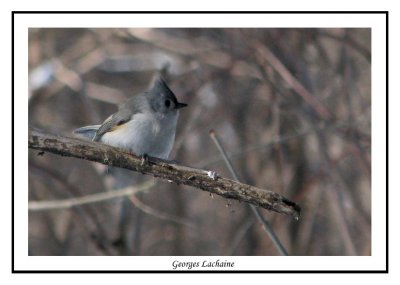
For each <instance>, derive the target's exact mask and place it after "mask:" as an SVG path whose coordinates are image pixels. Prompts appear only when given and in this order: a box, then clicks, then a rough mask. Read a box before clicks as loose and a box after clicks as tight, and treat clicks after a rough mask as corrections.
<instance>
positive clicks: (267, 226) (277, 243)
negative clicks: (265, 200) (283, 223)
mask: <svg viewBox="0 0 400 285" xmlns="http://www.w3.org/2000/svg"><path fill="white" fill-rule="evenodd" d="M210 137H211V139H212V140H213V141H214V143H215V144H216V146H217V148H218V150H219V151H220V153H221V155H222V157H223V158H224V161H225V163H226V166H227V167H228V169H229V171H230V173H231V175H232V176H233V178H234V179H236V180H237V181H239V177H238V175H237V173H236V171H235V169H234V168H233V166H232V164H231V162H230V161H229V159H228V157H227V156H226V153H225V150H224V148H223V147H222V144H221V142H220V141H219V139H218V137H217V134H216V133H215V131H214V130H211V131H210ZM250 207H251V210H252V211H253V213H254V215H255V216H256V218H257V220H258V221H259V222H260V223H261V224H262V225H263V228H264V230H265V232H266V233H267V234H268V236H269V237H270V239H271V240H272V242H273V244H274V246H275V247H276V249H277V250H278V251H279V253H280V254H281V255H286V256H287V255H288V253H287V251H286V249H285V248H284V246H283V245H282V243H281V242H280V240H279V238H278V236H277V235H276V234H275V232H274V230H273V229H272V227H271V225H270V224H269V222H268V221H267V220H266V219H264V217H263V216H262V215H261V213H260V211H259V209H257V208H256V207H255V206H253V205H250Z"/></svg>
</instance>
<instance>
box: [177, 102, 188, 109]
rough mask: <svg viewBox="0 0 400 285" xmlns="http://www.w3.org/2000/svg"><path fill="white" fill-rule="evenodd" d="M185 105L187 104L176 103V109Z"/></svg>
mask: <svg viewBox="0 0 400 285" xmlns="http://www.w3.org/2000/svg"><path fill="white" fill-rule="evenodd" d="M186 106H187V104H185V103H179V102H178V103H176V107H175V108H176V109H180V108H184V107H186Z"/></svg>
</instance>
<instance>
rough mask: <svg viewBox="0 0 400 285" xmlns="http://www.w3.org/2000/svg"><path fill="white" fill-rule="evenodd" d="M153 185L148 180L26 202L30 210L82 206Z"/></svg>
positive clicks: (151, 181)
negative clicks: (121, 186)
mask: <svg viewBox="0 0 400 285" xmlns="http://www.w3.org/2000/svg"><path fill="white" fill-rule="evenodd" d="M154 185H155V182H154V180H149V181H146V182H144V183H143V184H141V185H138V186H136V187H132V186H130V187H126V188H124V189H120V190H114V191H109V192H104V193H96V194H90V195H86V196H82V197H77V198H69V199H62V200H53V201H30V202H29V203H28V209H29V210H30V211H43V210H54V209H68V208H72V207H75V206H82V205H85V204H92V203H98V202H103V201H107V200H111V199H115V198H119V197H124V196H131V195H134V194H135V193H137V192H141V191H144V190H147V189H149V188H151V187H153V186H154Z"/></svg>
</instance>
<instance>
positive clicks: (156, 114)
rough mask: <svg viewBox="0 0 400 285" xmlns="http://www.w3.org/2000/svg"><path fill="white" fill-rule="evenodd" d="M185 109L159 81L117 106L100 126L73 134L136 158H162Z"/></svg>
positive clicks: (165, 85) (168, 150)
mask: <svg viewBox="0 0 400 285" xmlns="http://www.w3.org/2000/svg"><path fill="white" fill-rule="evenodd" d="M186 106H187V104H184V103H179V102H178V100H177V99H176V97H175V95H174V93H173V92H172V91H171V90H170V89H169V88H168V86H167V84H166V83H165V82H164V81H163V80H162V79H161V78H159V79H157V80H156V81H155V83H154V86H153V87H152V89H150V90H149V91H146V92H144V93H141V94H138V95H136V96H134V97H132V98H131V99H129V100H128V101H126V102H125V103H124V104H122V105H121V106H119V109H118V111H117V112H116V113H115V114H113V115H111V116H110V117H108V118H107V119H106V120H105V121H104V122H103V124H101V125H93V126H86V127H82V128H79V129H76V130H74V133H75V134H81V135H84V136H86V137H88V138H90V139H92V140H93V141H98V142H102V143H105V144H108V145H112V146H115V147H118V148H121V149H125V150H128V151H131V152H134V153H135V154H137V155H149V156H154V157H158V158H163V159H166V158H168V156H169V154H170V152H171V150H172V146H173V144H174V140H175V131H176V124H177V120H178V116H179V109H180V108H183V107H186Z"/></svg>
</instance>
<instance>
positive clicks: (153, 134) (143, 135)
mask: <svg viewBox="0 0 400 285" xmlns="http://www.w3.org/2000/svg"><path fill="white" fill-rule="evenodd" d="M178 115H179V114H178V112H174V113H170V114H167V115H155V116H150V115H148V114H142V113H140V114H135V115H134V116H133V117H132V119H131V120H130V121H129V122H127V123H126V124H124V125H122V126H120V127H118V128H116V129H115V130H114V131H112V132H108V133H105V134H104V135H103V136H102V138H101V142H103V143H105V144H109V145H112V146H115V147H119V148H122V149H126V150H129V151H131V152H134V153H135V154H137V155H143V154H147V155H149V156H154V157H159V158H164V159H166V158H168V156H169V154H170V152H171V150H172V146H173V144H174V140H175V131H176V123H177V120H178Z"/></svg>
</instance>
